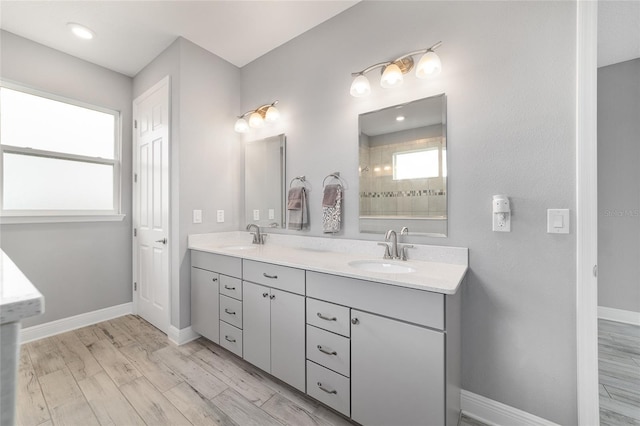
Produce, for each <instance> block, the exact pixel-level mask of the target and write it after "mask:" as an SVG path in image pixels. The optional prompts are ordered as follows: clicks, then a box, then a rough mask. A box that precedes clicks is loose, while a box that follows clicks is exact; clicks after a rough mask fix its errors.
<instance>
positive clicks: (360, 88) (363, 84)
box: [350, 74, 371, 98]
mask: <svg viewBox="0 0 640 426" xmlns="http://www.w3.org/2000/svg"><path fill="white" fill-rule="evenodd" d="M350 92H351V96H354V97H356V98H361V97H363V96H367V95H369V94H370V93H371V85H370V84H369V79H368V78H367V77H365V76H364V74H360V75H359V76H357V77H356V78H354V79H353V83H351V90H350Z"/></svg>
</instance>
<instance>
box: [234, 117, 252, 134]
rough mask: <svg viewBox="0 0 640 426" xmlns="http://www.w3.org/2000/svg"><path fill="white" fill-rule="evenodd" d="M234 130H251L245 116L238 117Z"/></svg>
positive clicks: (243, 131)
mask: <svg viewBox="0 0 640 426" xmlns="http://www.w3.org/2000/svg"><path fill="white" fill-rule="evenodd" d="M233 128H234V130H235V131H236V132H238V133H245V132H246V131H247V130H249V125H248V124H247V120H245V119H244V118H238V120H237V121H236V125H235V126H234V127H233Z"/></svg>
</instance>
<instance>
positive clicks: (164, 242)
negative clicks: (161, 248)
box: [156, 237, 167, 244]
mask: <svg viewBox="0 0 640 426" xmlns="http://www.w3.org/2000/svg"><path fill="white" fill-rule="evenodd" d="M156 243H162V244H167V238H166V237H165V238H163V239H161V240H156Z"/></svg>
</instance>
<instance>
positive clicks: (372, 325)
mask: <svg viewBox="0 0 640 426" xmlns="http://www.w3.org/2000/svg"><path fill="white" fill-rule="evenodd" d="M351 323H352V326H351V418H352V419H353V420H355V421H356V422H358V423H360V424H362V425H374V424H381V425H391V424H393V425H420V424H430V425H436V424H439V425H443V424H444V423H445V412H444V410H445V397H444V392H443V391H444V389H445V359H444V352H445V347H444V340H445V338H444V333H442V332H441V331H434V330H430V329H428V328H424V327H418V326H415V325H412V324H407V323H403V322H400V321H397V320H393V319H389V318H385V317H382V316H378V315H373V314H369V313H365V312H361V311H357V310H355V309H352V310H351ZM427 419H428V420H427Z"/></svg>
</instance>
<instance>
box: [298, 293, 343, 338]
mask: <svg viewBox="0 0 640 426" xmlns="http://www.w3.org/2000/svg"><path fill="white" fill-rule="evenodd" d="M349 318H350V314H349V308H347V307H345V306H339V305H335V304H333V303H329V302H323V301H322V300H315V299H311V298H307V324H311V325H315V326H316V327H320V328H323V329H325V330H329V331H332V332H334V333H338V334H341V335H343V336H347V337H349V335H350V330H351V326H350V325H349Z"/></svg>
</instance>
